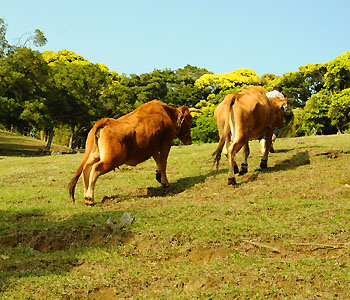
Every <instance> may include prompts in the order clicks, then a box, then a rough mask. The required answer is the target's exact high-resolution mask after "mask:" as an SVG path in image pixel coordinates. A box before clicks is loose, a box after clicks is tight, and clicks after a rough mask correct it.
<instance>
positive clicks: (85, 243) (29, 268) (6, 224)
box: [0, 209, 133, 296]
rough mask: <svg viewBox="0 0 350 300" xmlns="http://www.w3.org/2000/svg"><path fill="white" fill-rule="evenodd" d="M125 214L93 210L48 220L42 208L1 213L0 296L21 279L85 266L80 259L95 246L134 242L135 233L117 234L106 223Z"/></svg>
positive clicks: (62, 273)
mask: <svg viewBox="0 0 350 300" xmlns="http://www.w3.org/2000/svg"><path fill="white" fill-rule="evenodd" d="M122 213H123V212H121V211H119V212H117V211H108V212H101V211H92V212H91V213H84V214H77V215H74V216H72V217H69V218H65V219H64V220H63V221H62V220H55V221H49V220H48V218H49V216H48V215H47V211H41V210H39V209H33V210H17V211H11V212H7V211H4V210H0V220H1V230H0V270H1V272H0V293H1V292H4V291H6V290H7V289H8V282H12V283H13V282H15V280H16V279H20V278H22V277H33V278H35V277H41V276H46V275H51V274H54V275H65V274H67V273H69V272H71V271H72V269H74V268H76V267H77V266H79V265H81V264H82V262H81V260H80V258H79V257H81V255H82V254H83V253H84V252H86V251H90V250H91V248H92V247H93V248H101V249H103V248H105V247H109V246H111V245H122V244H126V243H129V242H131V240H132V238H133V235H132V233H130V232H128V231H127V230H119V231H116V232H114V231H112V230H111V228H109V227H108V226H107V224H106V220H107V219H108V218H109V217H111V218H112V219H113V221H117V220H118V219H119V218H120V217H121V215H122ZM9 288H10V287H9ZM37 296H40V295H37Z"/></svg>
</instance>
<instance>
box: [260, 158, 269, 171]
mask: <svg viewBox="0 0 350 300" xmlns="http://www.w3.org/2000/svg"><path fill="white" fill-rule="evenodd" d="M260 168H262V169H266V168H267V160H264V159H262V160H261V162H260Z"/></svg>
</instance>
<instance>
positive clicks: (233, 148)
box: [228, 138, 245, 185]
mask: <svg viewBox="0 0 350 300" xmlns="http://www.w3.org/2000/svg"><path fill="white" fill-rule="evenodd" d="M244 144H245V143H244V142H243V140H242V139H241V138H235V139H234V142H233V143H232V144H231V145H230V147H229V151H228V160H229V171H228V184H229V185H236V178H235V175H234V169H235V166H236V167H237V163H236V161H235V156H236V153H237V152H238V151H239V150H241V148H242V147H243V145H244Z"/></svg>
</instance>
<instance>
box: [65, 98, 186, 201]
mask: <svg viewBox="0 0 350 300" xmlns="http://www.w3.org/2000/svg"><path fill="white" fill-rule="evenodd" d="M191 125H192V117H191V114H190V109H189V108H188V107H187V106H182V107H180V108H174V107H171V106H168V105H166V104H164V103H162V102H160V101H157V100H153V101H150V102H148V103H145V104H143V105H142V106H140V107H139V108H137V109H135V110H134V111H133V112H131V113H129V114H127V115H125V116H123V117H120V118H119V119H112V118H104V119H101V120H99V121H97V122H96V123H95V125H94V126H93V127H92V129H91V130H90V132H89V134H88V137H87V140H86V145H85V155H84V158H83V161H82V162H81V164H80V166H79V167H78V169H77V171H76V172H75V174H74V177H73V179H72V180H71V182H70V183H69V185H68V189H69V195H70V198H71V199H72V200H73V202H74V201H75V198H74V191H75V186H76V184H77V181H78V179H79V176H80V174H81V173H83V183H84V199H85V204H86V205H93V204H94V190H95V184H96V180H97V178H98V177H99V176H101V175H103V174H105V173H107V172H109V171H111V170H114V169H115V168H118V167H119V166H121V165H123V164H126V165H129V166H136V165H137V164H139V163H141V162H143V161H145V160H147V159H149V158H150V157H153V159H154V160H155V162H156V165H157V168H156V179H157V181H159V182H160V183H161V184H162V185H163V186H165V187H168V186H169V185H170V184H169V182H168V179H167V176H166V166H167V159H168V155H169V151H170V148H171V144H172V141H173V139H174V138H175V137H178V138H179V139H180V141H181V142H182V143H183V144H185V145H190V144H192V139H191Z"/></svg>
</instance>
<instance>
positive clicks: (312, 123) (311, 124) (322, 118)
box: [301, 90, 336, 135]
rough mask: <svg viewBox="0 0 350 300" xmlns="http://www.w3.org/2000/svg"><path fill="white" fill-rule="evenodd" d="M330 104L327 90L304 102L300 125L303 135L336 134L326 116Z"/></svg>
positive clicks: (329, 95)
mask: <svg viewBox="0 0 350 300" xmlns="http://www.w3.org/2000/svg"><path fill="white" fill-rule="evenodd" d="M330 104H331V94H330V92H329V91H327V90H322V91H320V92H318V93H317V94H314V95H312V96H311V97H310V99H309V100H308V101H306V104H305V107H304V115H303V122H302V124H301V129H302V130H303V132H304V133H305V134H307V135H311V134H316V133H322V134H331V133H335V132H336V131H335V128H334V126H331V119H330V118H329V115H328V111H329V108H330Z"/></svg>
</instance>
